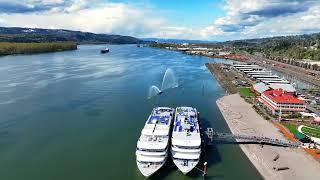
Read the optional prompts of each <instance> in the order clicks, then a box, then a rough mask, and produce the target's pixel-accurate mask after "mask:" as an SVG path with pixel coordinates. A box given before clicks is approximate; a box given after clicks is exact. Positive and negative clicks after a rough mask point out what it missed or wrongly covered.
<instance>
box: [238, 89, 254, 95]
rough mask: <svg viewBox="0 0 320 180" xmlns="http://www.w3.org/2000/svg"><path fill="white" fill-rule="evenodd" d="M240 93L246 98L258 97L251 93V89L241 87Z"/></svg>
mask: <svg viewBox="0 0 320 180" xmlns="http://www.w3.org/2000/svg"><path fill="white" fill-rule="evenodd" d="M239 93H240V95H241V96H244V97H255V96H256V95H255V94H254V93H253V92H251V91H250V88H246V87H241V88H239Z"/></svg>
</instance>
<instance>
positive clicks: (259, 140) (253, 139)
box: [205, 128, 301, 148]
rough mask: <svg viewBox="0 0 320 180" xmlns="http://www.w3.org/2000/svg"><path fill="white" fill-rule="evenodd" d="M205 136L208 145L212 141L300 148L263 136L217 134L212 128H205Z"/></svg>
mask: <svg viewBox="0 0 320 180" xmlns="http://www.w3.org/2000/svg"><path fill="white" fill-rule="evenodd" d="M205 133H206V135H207V136H208V139H209V144H211V143H212V142H213V140H214V139H219V140H224V141H229V142H234V140H236V142H238V143H252V144H269V145H275V146H282V147H295V148H297V147H301V144H300V143H296V142H290V141H282V140H279V139H272V138H269V137H263V136H249V135H241V134H231V133H219V132H215V131H213V129H212V128H207V130H206V131H205Z"/></svg>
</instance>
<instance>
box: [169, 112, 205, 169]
mask: <svg viewBox="0 0 320 180" xmlns="http://www.w3.org/2000/svg"><path fill="white" fill-rule="evenodd" d="M198 121H199V120H198V111H197V109H196V108H192V107H177V108H176V113H175V118H174V124H173V132H172V139H171V143H172V146H171V153H172V158H173V162H174V164H175V165H176V166H177V167H178V168H179V170H180V171H181V172H182V173H183V174H187V173H188V172H190V171H191V170H192V169H193V168H194V167H195V166H196V165H197V164H198V162H199V160H200V155H201V136H200V128H199V122H198Z"/></svg>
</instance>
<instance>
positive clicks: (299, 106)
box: [259, 89, 306, 114]
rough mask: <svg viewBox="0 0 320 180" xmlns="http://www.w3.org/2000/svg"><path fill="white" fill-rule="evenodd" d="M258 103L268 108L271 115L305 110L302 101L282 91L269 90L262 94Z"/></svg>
mask: <svg viewBox="0 0 320 180" xmlns="http://www.w3.org/2000/svg"><path fill="white" fill-rule="evenodd" d="M259 101H260V102H261V103H263V104H264V105H265V106H266V107H268V108H269V109H270V110H271V112H272V114H279V112H280V110H281V113H282V114H291V113H294V112H304V111H305V110H306V105H305V103H304V101H302V100H300V99H298V98H296V97H295V96H293V95H292V94H291V93H286V92H285V91H283V90H282V89H270V90H266V91H264V92H262V93H261V96H260V97H259Z"/></svg>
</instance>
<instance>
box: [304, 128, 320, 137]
mask: <svg viewBox="0 0 320 180" xmlns="http://www.w3.org/2000/svg"><path fill="white" fill-rule="evenodd" d="M301 131H302V132H303V133H304V134H306V135H308V136H312V137H316V138H320V128H315V127H306V126H304V127H303V128H301Z"/></svg>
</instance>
